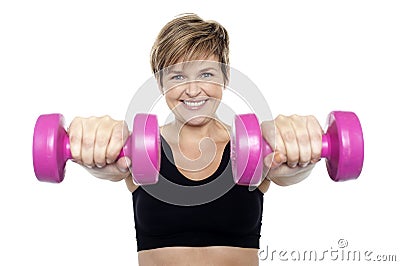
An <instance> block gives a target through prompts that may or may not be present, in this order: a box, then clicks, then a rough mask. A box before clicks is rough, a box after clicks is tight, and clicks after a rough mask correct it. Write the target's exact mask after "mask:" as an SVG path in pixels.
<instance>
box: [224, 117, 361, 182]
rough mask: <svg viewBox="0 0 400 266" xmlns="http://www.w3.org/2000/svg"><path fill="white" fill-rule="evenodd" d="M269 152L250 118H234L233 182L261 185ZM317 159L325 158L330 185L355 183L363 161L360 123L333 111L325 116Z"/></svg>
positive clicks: (232, 148) (232, 135)
mask: <svg viewBox="0 0 400 266" xmlns="http://www.w3.org/2000/svg"><path fill="white" fill-rule="evenodd" d="M271 152H273V150H272V149H271V147H270V146H269V145H268V143H267V142H266V141H265V140H264V138H263V137H262V135H261V130H260V125H259V123H258V119H257V117H256V116H255V115H254V114H245V115H238V116H236V117H235V120H234V125H233V127H232V132H231V161H232V172H233V178H234V180H235V182H236V183H238V184H240V185H257V184H259V183H260V182H261V179H262V172H263V159H264V158H265V157H266V156H267V155H268V154H270V153H271ZM321 157H323V158H326V166H327V169H328V173H329V176H330V177H331V179H332V180H334V181H346V180H350V179H356V178H357V177H358V176H359V175H360V173H361V170H362V166H363V161H364V140H363V133H362V128H361V124H360V121H359V119H358V117H357V116H356V114H354V113H352V112H342V111H334V112H331V113H330V114H329V116H328V129H327V131H326V134H324V135H323V136H322V151H321Z"/></svg>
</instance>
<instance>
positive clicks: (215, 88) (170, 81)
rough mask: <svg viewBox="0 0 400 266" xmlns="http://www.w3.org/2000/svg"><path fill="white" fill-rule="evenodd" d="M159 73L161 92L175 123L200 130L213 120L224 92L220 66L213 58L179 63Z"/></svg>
mask: <svg viewBox="0 0 400 266" xmlns="http://www.w3.org/2000/svg"><path fill="white" fill-rule="evenodd" d="M162 71H163V73H162V80H161V84H162V88H161V90H162V91H163V93H164V95H165V100H166V102H167V105H168V107H169V108H170V109H171V110H172V112H173V113H174V115H175V119H177V120H179V121H180V122H182V123H183V124H187V125H191V126H202V125H204V124H206V123H208V122H209V121H211V120H212V119H213V118H214V117H215V112H216V110H217V108H218V105H219V103H220V101H221V98H222V92H223V90H224V78H223V77H224V76H223V73H222V70H221V63H220V62H219V61H218V60H217V58H216V57H215V56H211V57H208V58H204V59H203V60H195V61H189V62H183V63H182V62H181V63H178V64H175V65H172V66H170V67H168V68H166V69H164V70H162Z"/></svg>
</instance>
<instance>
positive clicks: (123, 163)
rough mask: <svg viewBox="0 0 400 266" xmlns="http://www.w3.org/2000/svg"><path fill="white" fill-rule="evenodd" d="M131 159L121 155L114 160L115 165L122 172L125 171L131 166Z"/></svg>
mask: <svg viewBox="0 0 400 266" xmlns="http://www.w3.org/2000/svg"><path fill="white" fill-rule="evenodd" d="M131 164H132V162H131V159H129V157H121V158H119V159H118V161H117V162H116V164H115V165H116V166H117V169H118V170H119V171H120V172H122V173H126V172H128V171H129V168H130V167H131Z"/></svg>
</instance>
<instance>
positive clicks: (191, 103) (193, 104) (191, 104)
mask: <svg viewBox="0 0 400 266" xmlns="http://www.w3.org/2000/svg"><path fill="white" fill-rule="evenodd" d="M181 102H182V103H183V105H184V106H185V107H186V108H188V109H190V110H197V109H200V108H201V107H203V106H204V105H205V103H206V102H207V99H202V100H181Z"/></svg>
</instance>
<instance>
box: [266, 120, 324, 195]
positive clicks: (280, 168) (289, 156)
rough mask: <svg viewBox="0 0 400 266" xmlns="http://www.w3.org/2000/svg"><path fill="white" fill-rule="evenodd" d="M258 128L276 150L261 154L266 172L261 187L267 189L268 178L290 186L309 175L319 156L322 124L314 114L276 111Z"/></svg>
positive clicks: (278, 183)
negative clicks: (280, 112) (273, 115)
mask: <svg viewBox="0 0 400 266" xmlns="http://www.w3.org/2000/svg"><path fill="white" fill-rule="evenodd" d="M261 130H262V134H263V137H264V138H265V139H266V141H267V142H268V143H269V144H270V145H271V146H272V147H275V152H274V153H272V154H270V155H268V156H267V157H265V158H264V165H265V169H266V172H267V174H266V178H265V180H264V181H263V182H262V183H261V185H260V190H261V191H263V190H262V188H264V189H265V187H267V189H268V187H269V183H270V181H272V182H274V183H275V184H277V185H280V186H289V185H293V184H296V183H299V182H301V181H302V180H304V179H305V178H307V176H309V175H310V173H311V171H312V169H313V168H314V166H315V163H316V162H318V161H319V160H320V158H321V145H322V128H321V126H320V125H319V123H318V121H317V120H316V119H315V117H313V116H298V115H292V116H282V115H279V116H278V117H277V118H276V119H275V120H274V121H272V122H270V121H264V122H263V123H262V124H261ZM267 184H268V185H267ZM265 191H266V190H265Z"/></svg>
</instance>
